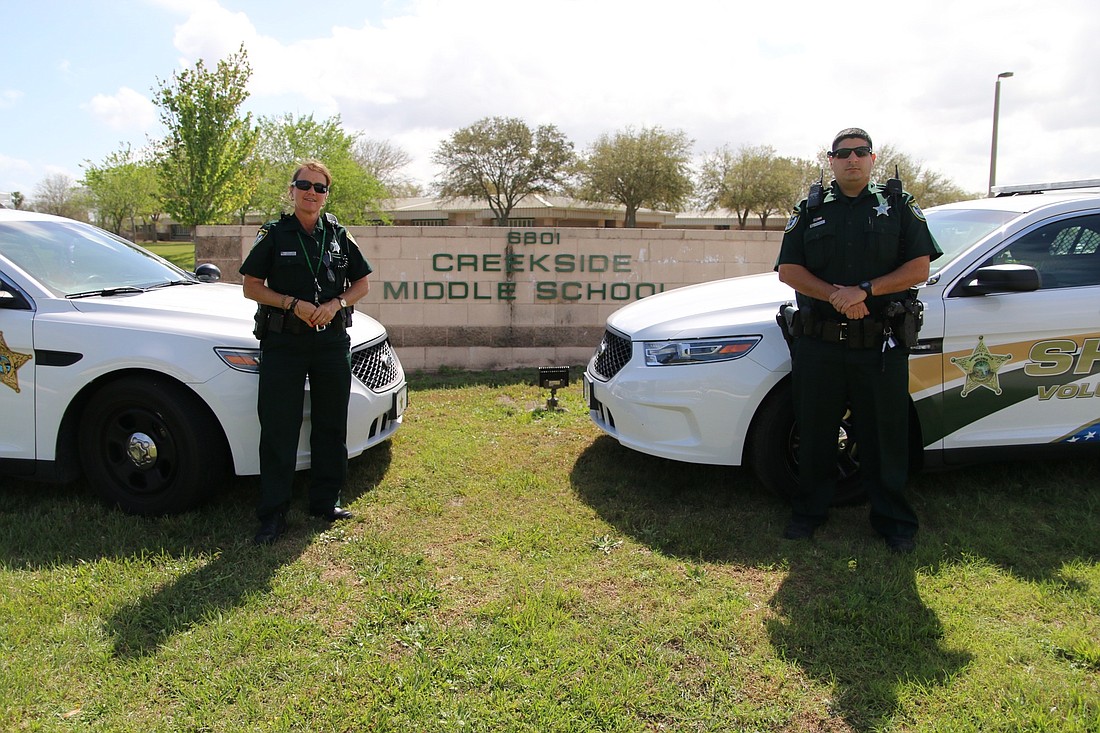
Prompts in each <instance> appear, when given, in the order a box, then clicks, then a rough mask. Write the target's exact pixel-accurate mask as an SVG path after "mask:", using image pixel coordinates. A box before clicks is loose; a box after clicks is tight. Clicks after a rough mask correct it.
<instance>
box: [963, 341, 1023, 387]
mask: <svg viewBox="0 0 1100 733" xmlns="http://www.w3.org/2000/svg"><path fill="white" fill-rule="evenodd" d="M1010 359H1012V354H991V353H989V349H988V348H986V345H985V336H979V337H978V345H977V346H975V347H974V351H973V352H971V354H970V356H967V357H957V356H954V357H952V358H951V363H952V364H954V365H955V366H957V367H958V368H959V369H961V370H962V371H963V373H964V374H966V384H964V385H963V389H962V393H961V395H960V396H962V397H966V396H967V395H968V394H970V393H971V392H973V391H974V390H975V389H977V388H978V387H985V388H986V389H988V390H990V391H992V392H993V394H998V395H999V394H1000V393H1001V380H1000V378H998V376H997V370H998V369H1000V368H1001V366H1002V365H1003V364H1004V363H1005V362H1007V361H1009V360H1010Z"/></svg>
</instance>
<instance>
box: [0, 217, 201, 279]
mask: <svg viewBox="0 0 1100 733" xmlns="http://www.w3.org/2000/svg"><path fill="white" fill-rule="evenodd" d="M0 255H3V256H4V257H5V258H6V259H8V260H10V261H11V262H13V263H14V264H16V265H17V266H18V267H19V268H20V269H22V270H24V271H26V272H27V273H28V274H30V275H31V276H33V277H34V278H35V279H36V280H37V281H38V282H39V283H41V284H42V285H43V286H44V287H45V288H47V289H48V290H50V291H51V292H53V293H54V294H55V295H57V296H59V297H66V296H75V295H80V294H88V293H95V294H98V293H100V292H102V291H108V292H109V291H112V290H117V289H123V290H126V291H129V290H133V289H141V290H144V289H146V288H153V287H161V286H164V285H170V284H172V283H178V282H194V278H193V277H191V276H190V275H188V274H187V273H185V272H184V271H183V270H180V269H179V268H177V267H176V266H175V265H173V264H171V263H170V262H168V261H166V260H163V259H161V258H160V257H157V256H156V255H154V254H153V253H151V252H148V251H146V250H144V249H142V248H141V247H138V246H137V245H135V244H132V243H130V242H127V241H126V240H125V239H122V238H121V237H116V236H114V235H113V234H109V233H107V232H105V231H103V230H102V229H98V228H96V227H93V226H90V225H87V224H81V223H80V222H72V221H8V222H4V223H0Z"/></svg>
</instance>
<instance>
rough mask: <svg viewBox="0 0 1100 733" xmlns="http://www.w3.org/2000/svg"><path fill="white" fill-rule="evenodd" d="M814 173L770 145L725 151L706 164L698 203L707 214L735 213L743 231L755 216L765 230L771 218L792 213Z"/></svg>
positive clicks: (721, 149)
mask: <svg viewBox="0 0 1100 733" xmlns="http://www.w3.org/2000/svg"><path fill="white" fill-rule="evenodd" d="M813 173H814V166H813V165H812V164H810V163H808V162H806V161H802V160H797V159H793V158H784V157H780V156H777V155H776V153H775V150H774V149H773V148H772V147H770V146H767V145H761V146H756V147H750V146H744V145H743V146H741V147H740V148H739V149H738V150H737V152H736V153H735V152H734V151H733V150H731V149H730V148H729V147H722V148H719V149H718V150H716V151H715V152H714V153H712V154H710V155H708V156H707V157H706V158H705V159H704V160H703V165H702V169H701V171H700V175H699V186H698V192H699V193H698V196H699V203H700V205H701V206H702V207H703V208H704V209H706V210H708V211H709V210H713V209H717V208H723V209H729V210H730V211H733V212H734V213H736V215H737V223H738V226H739V227H740V228H741V229H744V228H745V227H746V225H747V223H748V218H749V216H750V215H751V214H754V213H755V214H756V215H757V216H758V217H759V218H760V227H761V229H763V228H764V226H765V225H766V224H767V220H768V217H769V216H771V215H772V214H774V213H777V212H781V211H787V210H789V209H791V208H792V207H793V206H794V205H795V204H796V203H797V202H798V200H799V199H800V198H802V196H803V195H804V191H805V186H806V183H807V179H810V178H811V177H813Z"/></svg>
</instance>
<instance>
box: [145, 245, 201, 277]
mask: <svg viewBox="0 0 1100 733" xmlns="http://www.w3.org/2000/svg"><path fill="white" fill-rule="evenodd" d="M138 244H140V245H141V246H142V247H144V248H145V249H147V250H149V251H150V252H154V253H156V254H158V255H160V256H161V257H163V258H164V259H166V260H168V261H169V262H171V263H172V264H174V265H176V266H177V267H180V268H182V269H184V270H186V271H187V272H194V271H195V243H194V242H138Z"/></svg>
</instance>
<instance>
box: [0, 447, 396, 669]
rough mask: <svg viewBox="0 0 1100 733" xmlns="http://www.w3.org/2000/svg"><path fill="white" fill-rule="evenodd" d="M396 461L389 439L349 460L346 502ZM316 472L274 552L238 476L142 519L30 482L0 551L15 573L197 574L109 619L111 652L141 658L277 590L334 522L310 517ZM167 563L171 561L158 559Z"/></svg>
mask: <svg viewBox="0 0 1100 733" xmlns="http://www.w3.org/2000/svg"><path fill="white" fill-rule="evenodd" d="M390 461H391V454H390V444H389V443H388V442H387V443H383V444H382V445H380V446H377V447H375V448H373V449H371V450H370V451H368V452H367V453H365V454H364V455H361V456H359V457H357V458H355V459H352V460H351V461H350V462H349V466H348V469H349V470H348V483H347V488H346V489H345V491H344V492H343V499H344V501H345V503H348V504H350V503H352V502H353V501H354V500H355V499H357V498H358V497H360V496H361V495H363V494H365V493H367V492H368V491H369V490H370V489H372V488H373V487H374V486H375V485H377V483H378V482H379V481H380V480H381V479H382V477H383V475H384V474H385V473H386V471H387V469H388V467H389V464H390ZM308 484H309V472H308V471H303V472H301V473H299V474H298V475H297V476H296V477H295V491H294V501H293V503H292V507H291V510H290V513H289V516H288V519H289V523H290V526H289V528H288V531H287V533H286V534H285V535H284V536H283V537H281V538H280V539H279V541H278V542H276V543H275V544H274V545H272V546H270V547H257V546H255V545H254V544H253V543H252V537H253V535H254V533H255V531H256V529H257V526H258V522H257V520H256V515H255V506H256V501H257V497H258V495H259V488H258V487H259V481H258V479H256V478H255V477H249V478H240V479H231V480H230V482H229V483H228V484H227V486H226V490H225V491H224V492H222V493H221V494H220V495H218V496H215V497H213V498H212V499H211V500H210V501H209V502H208V503H207V504H206V505H204V506H202V507H200V508H199V509H196V510H195V511H192V512H188V513H185V514H181V515H178V516H172V517H161V518H143V517H134V516H128V515H125V514H123V513H121V512H119V511H116V510H113V509H110V508H107V507H104V506H103V505H102V504H101V503H100V502H99V501H98V500H97V499H96V498H95V497H94V496H93V495H92V494H91V492H90V491H89V490H88V488H87V486H86V485H82V484H77V485H75V486H72V487H59V486H40V485H34V484H25V485H23V486H21V487H20V488H18V489H17V490H16V491H15V492H14V496H11V495H9V496H8V497H6V498H8V499H11V500H12V501H11V502H10V503H9V504H8V506H10V507H11V509H10V510H5V511H3V512H0V553H2V557H3V560H4V561H5V562H6V563H7V564H8V565H9V566H11V567H20V566H22V567H27V568H42V567H50V566H54V565H58V564H62V563H67V564H74V565H76V564H84V563H89V562H94V561H96V560H99V559H102V558H110V559H130V558H134V559H137V560H139V561H146V562H147V561H148V560H147V559H148V558H150V557H152V558H156V559H155V560H153V561H151V562H150V564H151V565H153V566H155V567H153V568H152V570H151V572H152V573H163V572H168V571H166V569H165V568H169V571H170V567H171V565H172V564H174V563H180V564H185V565H189V566H191V565H193V566H194V568H193V569H191V570H188V571H185V572H183V573H180V574H179V575H175V576H174V577H172V578H171V580H169V581H168V582H166V583H163V584H156V583H154V582H147V583H146V585H148V586H150V590H148V591H147V592H146V593H145V594H144V595H142V596H141V597H140V598H138V599H136V600H134V601H133V602H131V603H127V604H125V605H123V606H122V607H120V608H118V609H117V610H116V611H115V612H114V613H112V614H111V616H110V617H109V618H107V619H106V620H105V622H104V629H105V631H106V633H107V635H108V636H109V638H110V639H111V640H112V643H113V647H114V654H115V655H116V656H117V657H120V658H134V657H140V656H144V655H147V654H151V653H154V652H155V651H156V650H157V649H158V648H160V647H161V646H162V645H164V644H165V643H167V642H169V641H170V640H171V639H172V638H173V637H174V636H175V635H176V634H179V633H181V632H185V631H187V630H188V629H189V628H192V627H194V626H196V625H199V624H202V623H204V622H206V621H207V620H208V619H214V618H217V617H218V616H219V615H220V614H221V613H222V612H224V611H227V610H230V609H232V608H235V607H237V606H239V605H241V604H243V603H244V602H246V601H247V600H248V598H250V597H251V596H253V595H255V594H259V593H265V592H267V591H269V590H270V589H271V582H272V578H273V577H274V576H275V574H276V573H277V572H278V570H279V569H280V568H281V567H283V566H284V565H287V564H289V563H292V562H294V561H295V560H296V559H297V558H298V557H299V556H300V555H301V554H302V552H303V551H304V550H305V549H306V548H307V547H308V546H309V545H310V543H311V542H312V541H313V540H314V538H315V537H316V536H317V535H318V534H319V533H320V532H323V531H324V530H326V529H328V527H329V526H330V525H329V524H328V523H327V522H324V521H323V520H320V519H315V518H312V517H309V516H308V515H307V514H305V512H304V505H305V494H306V492H307V491H308ZM160 558H165V559H163V560H162V559H160Z"/></svg>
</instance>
